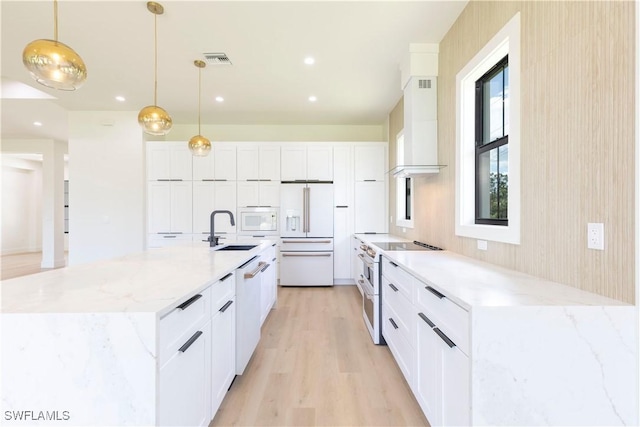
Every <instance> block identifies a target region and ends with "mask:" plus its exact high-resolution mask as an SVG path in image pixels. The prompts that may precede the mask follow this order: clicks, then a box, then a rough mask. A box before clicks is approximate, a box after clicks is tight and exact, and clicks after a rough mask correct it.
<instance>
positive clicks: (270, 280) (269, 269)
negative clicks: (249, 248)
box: [260, 244, 278, 325]
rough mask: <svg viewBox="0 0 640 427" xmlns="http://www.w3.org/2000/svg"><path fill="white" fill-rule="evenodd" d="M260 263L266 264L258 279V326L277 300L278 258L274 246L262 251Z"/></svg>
mask: <svg viewBox="0 0 640 427" xmlns="http://www.w3.org/2000/svg"><path fill="white" fill-rule="evenodd" d="M261 261H262V262H265V263H266V266H265V267H264V269H263V271H262V274H261V279H260V280H261V286H260V324H261V325H262V324H263V323H264V321H265V320H266V319H267V316H268V315H269V312H270V311H271V308H273V306H274V305H275V303H276V298H277V296H276V295H277V288H278V283H277V282H278V257H277V254H276V245H275V244H274V245H273V246H271V248H270V249H268V250H266V251H264V253H263V255H262V256H261Z"/></svg>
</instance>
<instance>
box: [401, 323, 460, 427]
mask: <svg viewBox="0 0 640 427" xmlns="http://www.w3.org/2000/svg"><path fill="white" fill-rule="evenodd" d="M420 314H421V316H420V315H416V317H415V318H414V321H416V322H417V331H418V333H417V345H416V352H417V357H416V360H417V363H416V374H415V376H414V380H415V381H414V387H413V391H414V393H415V396H416V399H417V400H418V403H419V404H420V407H421V408H422V412H424V415H425V416H426V417H427V419H428V420H429V423H430V424H431V425H438V424H439V423H440V412H439V411H438V408H439V407H440V406H441V400H442V396H441V395H440V390H439V384H440V381H441V380H440V377H441V373H440V366H439V354H438V353H439V347H440V345H439V343H438V342H437V341H436V340H438V339H439V338H438V336H437V335H436V334H435V332H433V329H432V327H433V321H432V320H431V319H430V318H429V314H428V313H427V314H425V313H422V312H421V313H420ZM423 316H424V317H423ZM427 322H431V323H427ZM466 424H468V423H465V425H466Z"/></svg>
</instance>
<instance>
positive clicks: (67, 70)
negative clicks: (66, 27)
mask: <svg viewBox="0 0 640 427" xmlns="http://www.w3.org/2000/svg"><path fill="white" fill-rule="evenodd" d="M22 62H23V64H24V66H25V67H26V68H27V70H29V73H30V74H31V76H32V77H33V78H34V79H35V80H36V81H37V82H38V83H40V84H41V85H44V86H47V87H50V88H53V89H59V90H76V89H78V88H79V87H80V86H82V85H83V83H84V82H85V80H86V79H87V67H86V66H85V65H84V61H83V60H82V58H81V57H80V55H78V54H77V53H76V52H75V51H74V50H73V49H71V48H70V47H69V46H67V45H66V44H64V43H61V42H59V41H58V1H57V0H53V40H48V39H39V40H34V41H32V42H31V43H29V44H28V45H27V46H26V47H25V48H24V51H23V52H22Z"/></svg>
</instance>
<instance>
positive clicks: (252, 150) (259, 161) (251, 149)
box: [237, 145, 280, 181]
mask: <svg viewBox="0 0 640 427" xmlns="http://www.w3.org/2000/svg"><path fill="white" fill-rule="evenodd" d="M237 164H238V181H257V180H260V181H280V146H277V145H245V146H243V145H240V146H238V155H237Z"/></svg>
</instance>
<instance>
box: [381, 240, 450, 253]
mask: <svg viewBox="0 0 640 427" xmlns="http://www.w3.org/2000/svg"><path fill="white" fill-rule="evenodd" d="M371 244H372V245H375V246H377V247H379V248H380V249H382V250H383V251H441V250H442V248H439V247H437V246H432V245H428V244H426V243H422V242H418V241H417V240H414V241H413V242H371Z"/></svg>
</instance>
